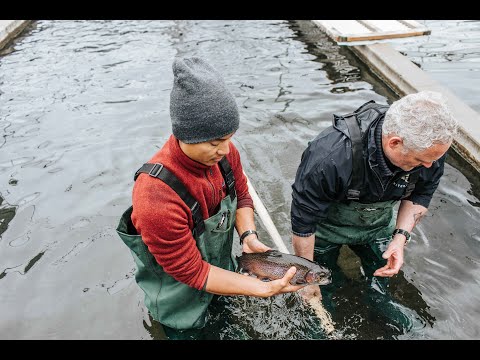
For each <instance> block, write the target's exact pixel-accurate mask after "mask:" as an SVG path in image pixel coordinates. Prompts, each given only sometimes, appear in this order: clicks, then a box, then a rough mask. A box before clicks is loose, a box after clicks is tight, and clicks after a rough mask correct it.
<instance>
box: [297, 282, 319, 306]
mask: <svg viewBox="0 0 480 360" xmlns="http://www.w3.org/2000/svg"><path fill="white" fill-rule="evenodd" d="M298 293H299V294H300V295H302V298H303V299H304V300H305V301H306V302H308V301H309V300H310V299H312V298H314V297H318V298H319V300H321V299H322V293H321V291H320V286H318V285H308V286H305V287H304V288H302V289H300V290H298Z"/></svg>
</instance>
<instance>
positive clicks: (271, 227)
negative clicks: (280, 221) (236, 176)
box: [245, 175, 290, 254]
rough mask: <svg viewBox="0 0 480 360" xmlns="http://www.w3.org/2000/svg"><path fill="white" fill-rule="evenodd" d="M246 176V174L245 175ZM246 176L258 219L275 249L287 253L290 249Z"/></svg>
mask: <svg viewBox="0 0 480 360" xmlns="http://www.w3.org/2000/svg"><path fill="white" fill-rule="evenodd" d="M245 176H246V175H245ZM246 177H247V185H248V192H249V193H250V196H251V197H252V200H253V206H254V207H255V210H256V211H257V213H258V216H259V217H260V220H262V223H263V225H264V226H265V228H266V229H267V232H268V234H269V235H270V237H271V238H272V240H273V242H274V243H275V245H276V246H277V249H278V250H279V251H281V252H283V253H287V254H289V253H290V251H288V249H287V247H286V246H285V244H284V243H283V240H282V237H281V236H280V234H279V233H278V230H277V228H276V227H275V224H274V223H273V221H272V218H271V217H270V215H269V214H268V211H267V209H266V208H265V206H264V205H263V203H262V200H260V197H259V196H258V194H257V192H256V191H255V189H254V188H253V185H252V183H251V182H250V179H249V178H248V176H246Z"/></svg>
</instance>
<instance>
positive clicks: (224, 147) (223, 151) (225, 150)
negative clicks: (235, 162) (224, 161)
mask: <svg viewBox="0 0 480 360" xmlns="http://www.w3.org/2000/svg"><path fill="white" fill-rule="evenodd" d="M229 144H230V139H229V140H226V141H223V142H222V143H221V144H220V146H219V147H218V150H217V153H218V154H219V155H222V156H223V155H228V154H229V153H230V146H229Z"/></svg>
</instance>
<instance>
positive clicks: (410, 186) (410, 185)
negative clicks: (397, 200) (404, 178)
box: [402, 171, 420, 199]
mask: <svg viewBox="0 0 480 360" xmlns="http://www.w3.org/2000/svg"><path fill="white" fill-rule="evenodd" d="M419 176H420V171H416V172H414V173H411V174H410V176H409V177H408V184H407V187H406V188H405V193H404V194H403V196H402V199H405V198H408V197H409V196H410V195H412V192H413V190H414V189H415V184H416V183H417V181H418V177H419Z"/></svg>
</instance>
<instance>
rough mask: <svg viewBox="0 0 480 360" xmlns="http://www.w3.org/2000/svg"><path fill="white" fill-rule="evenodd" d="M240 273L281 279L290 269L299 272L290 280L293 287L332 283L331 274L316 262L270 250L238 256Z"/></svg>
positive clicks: (265, 278) (260, 277) (264, 278)
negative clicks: (295, 269)
mask: <svg viewBox="0 0 480 360" xmlns="http://www.w3.org/2000/svg"><path fill="white" fill-rule="evenodd" d="M237 262H238V272H240V273H242V274H248V275H254V276H256V277H257V278H259V279H260V280H263V281H270V280H276V279H281V278H282V277H284V276H285V273H286V272H287V270H288V269H290V267H292V266H295V267H296V268H297V272H296V273H295V275H294V276H293V278H292V279H291V280H290V284H292V285H303V284H305V285H327V284H330V282H331V278H330V276H331V272H330V270H328V269H327V268H325V267H323V266H320V265H319V264H318V263H316V262H314V261H310V260H308V259H305V258H303V257H301V256H296V255H290V254H286V253H282V252H280V251H278V250H268V251H266V252H262V253H245V252H244V253H242V256H237Z"/></svg>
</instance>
